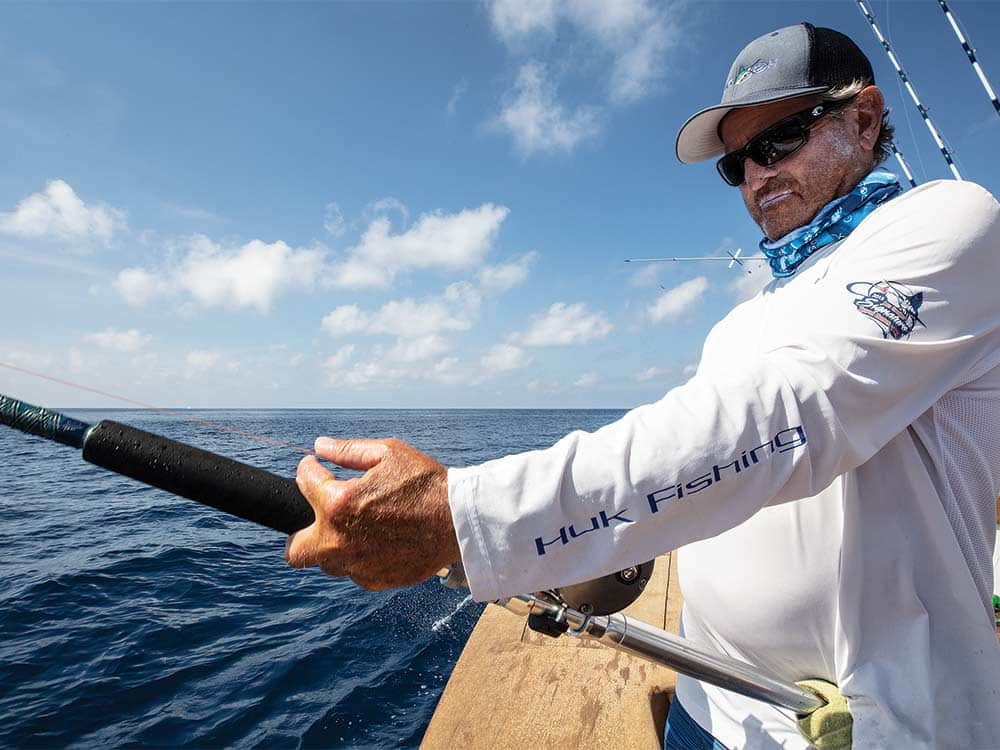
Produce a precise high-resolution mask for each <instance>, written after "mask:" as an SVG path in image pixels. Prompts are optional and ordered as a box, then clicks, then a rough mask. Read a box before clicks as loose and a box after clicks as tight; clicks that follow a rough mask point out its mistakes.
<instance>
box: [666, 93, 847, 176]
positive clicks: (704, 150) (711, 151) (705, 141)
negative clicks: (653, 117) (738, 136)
mask: <svg viewBox="0 0 1000 750" xmlns="http://www.w3.org/2000/svg"><path fill="white" fill-rule="evenodd" d="M829 88H830V87H829V86H811V87H809V88H802V89H797V90H794V91H788V90H785V91H783V92H782V93H781V94H779V95H777V96H767V97H755V98H754V99H753V100H751V101H745V102H737V103H731V104H716V105H715V106H714V107H708V108H707V109H703V110H701V112H697V113H696V114H694V115H692V116H691V117H689V118H688V121H687V122H685V123H684V124H683V125H682V126H681V129H680V130H679V131H678V132H677V143H676V144H675V146H674V149H675V151H676V153H677V158H678V159H680V161H681V162H683V163H684V164H695V163H697V162H699V161H705V159H711V158H712V157H713V156H719V155H720V154H723V153H725V150H726V147H725V145H724V144H723V143H722V139H720V138H719V123H720V122H722V118H723V117H725V116H726V115H728V114H729V113H730V112H732V111H733V110H734V109H745V108H746V107H756V106H757V105H759V104H770V103H771V102H780V101H784V100H785V99H794V98H795V97H797V96H806V95H807V94H820V93H822V92H824V91H827V90H829Z"/></svg>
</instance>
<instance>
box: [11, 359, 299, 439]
mask: <svg viewBox="0 0 1000 750" xmlns="http://www.w3.org/2000/svg"><path fill="white" fill-rule="evenodd" d="M0 367H6V368H7V369H8V370H14V371H15V372H20V373H24V374H25V375H31V376H33V377H36V378H41V379H42V380H49V381H51V382H53V383H58V384H59V385H65V386H67V387H69V388H76V389H77V390H80V391H87V392H88V393H95V394H97V395H98V396H105V397H107V398H111V399H115V400H116V401H123V402H125V403H126V404H132V405H133V406H139V407H142V408H143V409H151V410H152V411H156V412H160V413H161V414H169V415H170V416H172V417H177V418H178V419H184V420H187V421H188V422H197V423H198V424H202V425H205V426H206V427H212V428H214V429H216V430H223V431H225V432H231V433H233V434H235V435H242V436H243V437H248V438H251V439H252V440H258V441H260V442H263V443H268V444H270V445H274V446H277V447H279V448H288V449H289V450H293V451H296V452H298V453H305V454H307V455H310V456H313V455H315V453H313V451H311V450H309V449H308V448H301V447H299V446H297V445H292V444H290V443H283V442H282V441H280V440H274V439H272V438H269V437H266V436H264V435H258V434H256V433H254V432H246V431H245V430H237V429H236V428H235V427H227V426H226V425H224V424H219V423H218V422H212V421H211V420H208V419H202V418H201V417H194V416H192V415H190V414H184V413H183V412H178V411H173V410H172V409H164V408H162V407H160V406H153V405H152V404H146V403H143V402H142V401H136V400H135V399H131V398H127V397H126V396H119V395H118V394H115V393H109V392H108V391H102V390H100V389H99V388H91V387H90V386H86V385H81V384H79V383H73V382H72V381H69V380H63V379H61V378H56V377H53V376H51V375H46V374H44V373H41V372H35V371H33V370H28V369H26V368H24V367H18V366H17V365H12V364H9V363H7V362H0Z"/></svg>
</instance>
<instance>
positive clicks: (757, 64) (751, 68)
mask: <svg viewBox="0 0 1000 750" xmlns="http://www.w3.org/2000/svg"><path fill="white" fill-rule="evenodd" d="M775 63H777V60H773V59H771V60H765V59H763V58H760V57H758V58H757V59H756V61H754V62H752V63H750V64H749V65H741V66H740V67H739V68H737V69H736V74H735V75H734V76H733V77H732V78H730V79H729V80H728V81H726V88H727V89H729V88H732V87H733V86H739V85H740V84H741V83H743V82H744V81H745V80H746V79H747V78H749V77H750V76H752V75H753V74H754V73H760V72H761V71H762V70H767V69H768V68H770V67H771V66H772V65H774V64H775Z"/></svg>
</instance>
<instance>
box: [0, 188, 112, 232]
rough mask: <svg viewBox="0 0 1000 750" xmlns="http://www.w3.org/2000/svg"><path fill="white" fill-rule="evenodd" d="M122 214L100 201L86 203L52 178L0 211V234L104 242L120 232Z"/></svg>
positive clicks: (71, 190)
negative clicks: (10, 208)
mask: <svg viewBox="0 0 1000 750" xmlns="http://www.w3.org/2000/svg"><path fill="white" fill-rule="evenodd" d="M125 228H126V224H125V213H124V212H123V211H121V210H119V209H117V208H113V207H112V206H108V205H106V204H103V203H93V204H87V203H84V202H83V200H81V199H80V197H79V196H78V195H77V194H76V192H75V191H74V190H73V188H72V187H70V186H69V185H68V184H67V183H66V182H64V181H63V180H52V181H51V182H49V183H48V184H47V185H46V186H45V190H44V191H43V192H41V193H33V194H32V195H29V196H28V197H27V198H24V199H23V200H22V201H20V202H19V203H18V204H17V206H16V207H15V208H14V210H13V211H11V212H9V213H0V234H8V235H13V236H15V237H23V238H26V239H55V240H60V241H64V242H78V243H92V242H98V243H103V244H107V243H109V242H111V240H112V238H113V237H114V236H115V235H116V234H118V233H120V232H122V231H124V230H125Z"/></svg>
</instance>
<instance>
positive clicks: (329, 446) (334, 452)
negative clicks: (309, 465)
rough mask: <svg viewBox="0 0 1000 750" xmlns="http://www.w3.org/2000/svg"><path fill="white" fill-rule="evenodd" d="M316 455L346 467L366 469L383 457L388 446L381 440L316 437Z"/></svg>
mask: <svg viewBox="0 0 1000 750" xmlns="http://www.w3.org/2000/svg"><path fill="white" fill-rule="evenodd" d="M315 448H316V455H317V456H320V457H322V458H325V459H326V460H327V461H332V462H333V463H335V464H337V466H343V467H344V468H346V469H357V470H358V471H368V470H369V469H371V468H374V467H375V466H377V465H378V464H379V462H381V461H382V459H383V458H385V456H386V453H387V452H388V450H389V449H388V447H387V446H386V444H385V442H384V441H382V440H367V439H362V438H358V439H354V440H335V439H334V438H328V437H321V438H316V446H315Z"/></svg>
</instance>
